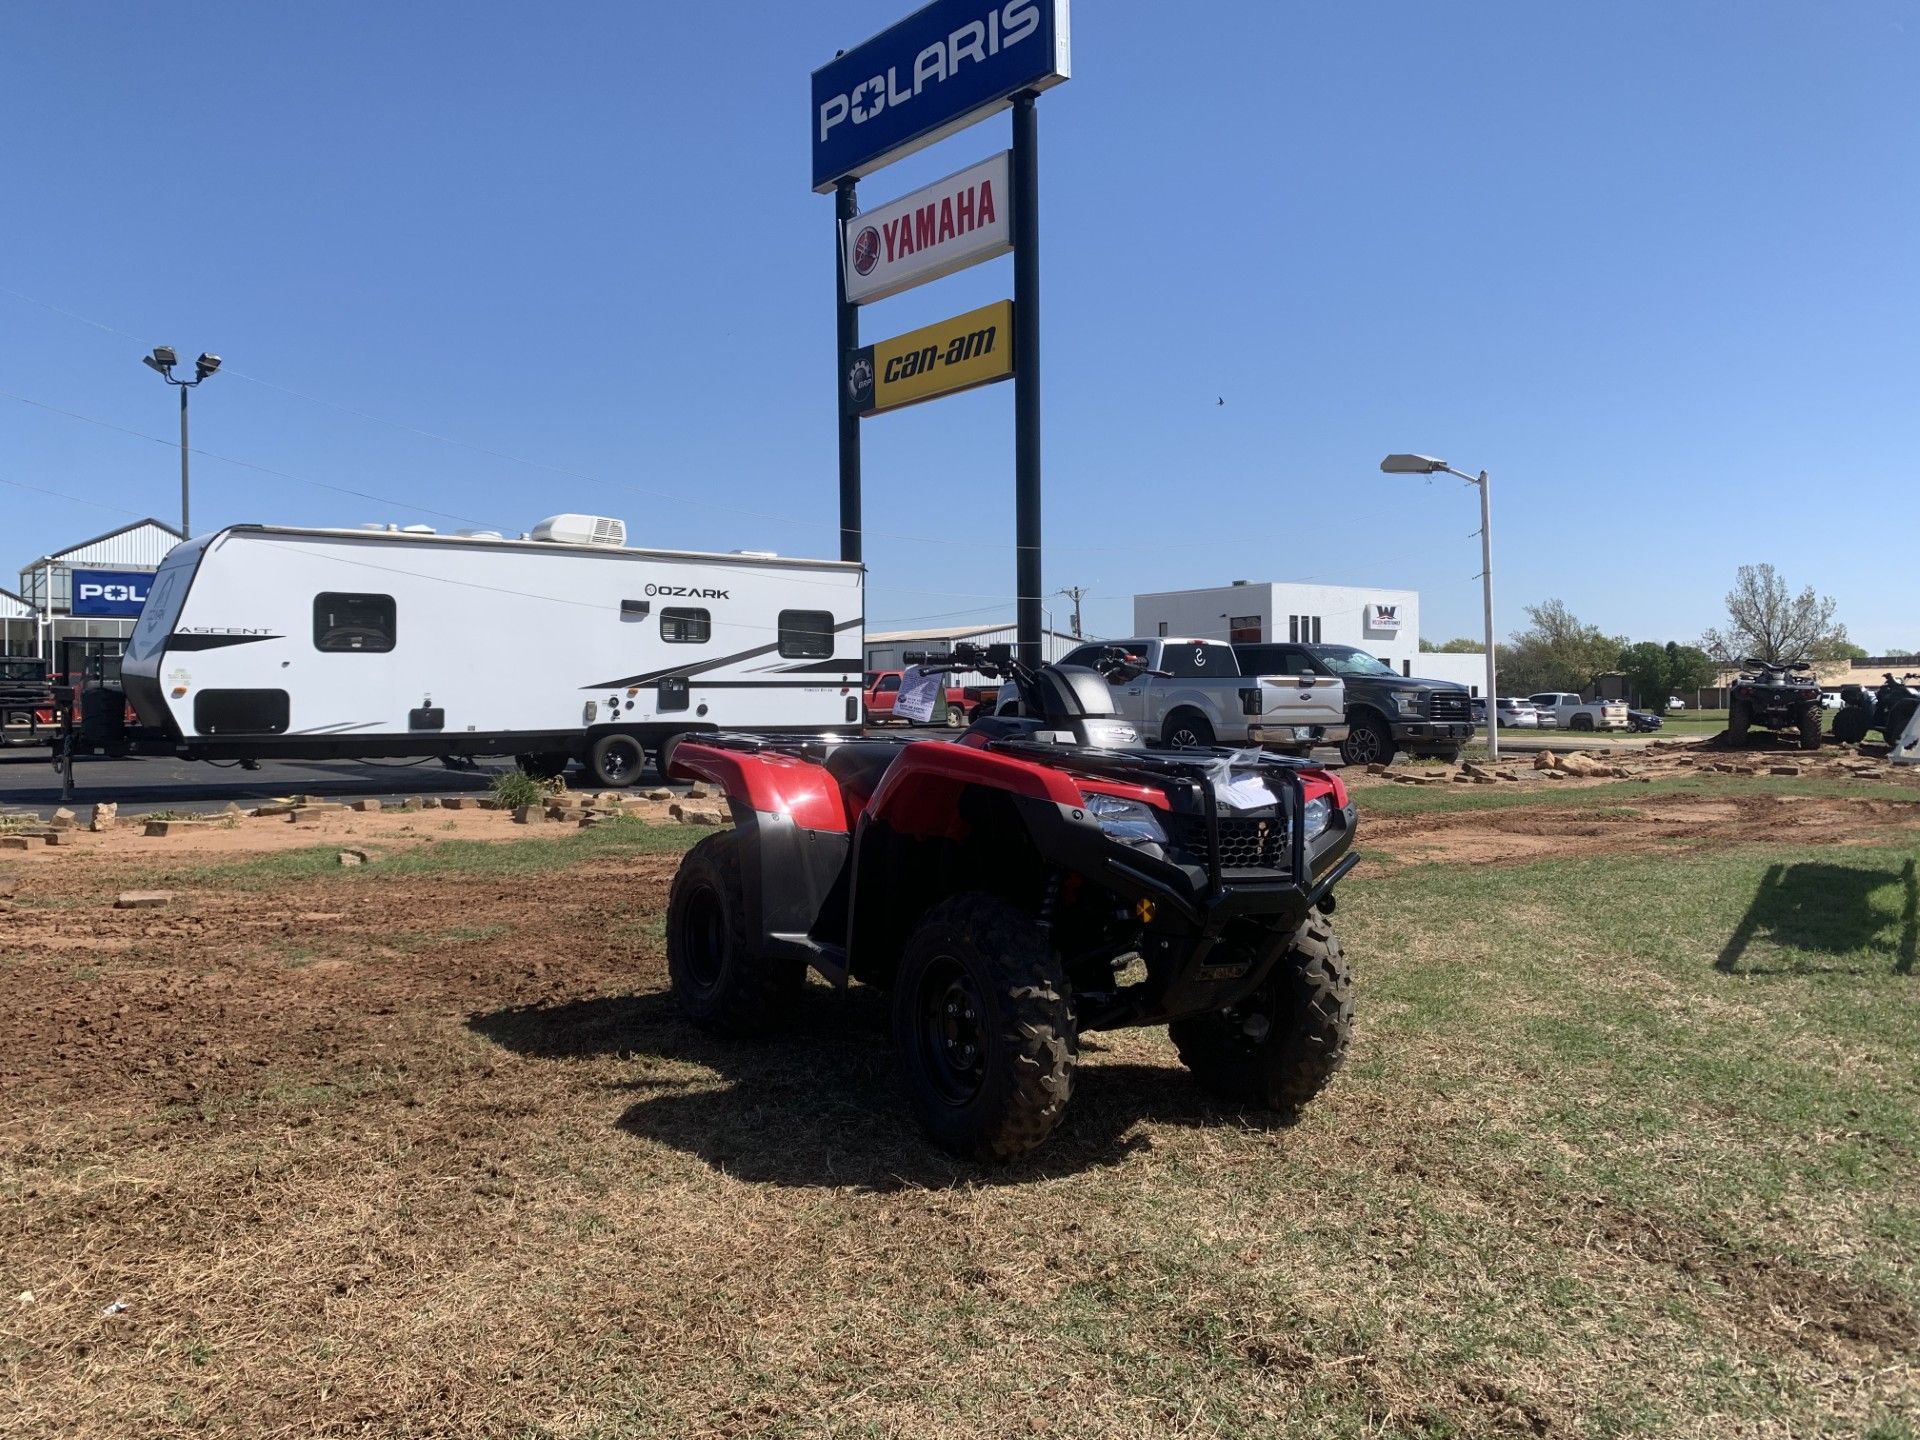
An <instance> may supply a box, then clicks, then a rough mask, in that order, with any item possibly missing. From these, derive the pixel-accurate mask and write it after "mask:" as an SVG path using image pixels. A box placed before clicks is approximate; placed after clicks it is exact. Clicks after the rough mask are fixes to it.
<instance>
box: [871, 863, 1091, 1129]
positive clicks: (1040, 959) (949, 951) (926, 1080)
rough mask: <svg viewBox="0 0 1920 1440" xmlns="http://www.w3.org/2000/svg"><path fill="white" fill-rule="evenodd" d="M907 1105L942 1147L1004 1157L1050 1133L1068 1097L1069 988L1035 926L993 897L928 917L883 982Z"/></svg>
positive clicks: (943, 906) (964, 898)
mask: <svg viewBox="0 0 1920 1440" xmlns="http://www.w3.org/2000/svg"><path fill="white" fill-rule="evenodd" d="M893 1041H894V1047H895V1048H896V1049H897V1050H898V1052H899V1055H900V1067H901V1070H902V1072H903V1073H904V1076H905V1079H906V1086H907V1099H908V1100H909V1101H910V1102H911V1104H912V1106H913V1111H914V1114H915V1116H917V1117H918V1119H919V1121H920V1124H921V1126H922V1127H923V1128H924V1129H925V1130H926V1132H927V1134H928V1135H929V1136H930V1137H931V1138H932V1140H933V1142H934V1143H935V1144H936V1145H938V1146H939V1147H940V1148H941V1149H943V1150H947V1151H951V1152H952V1153H953V1154H955V1155H960V1156H963V1157H966V1158H969V1159H976V1160H1010V1159H1012V1158H1013V1157H1014V1156H1016V1155H1021V1154H1024V1153H1025V1152H1027V1151H1028V1150H1031V1149H1033V1147H1034V1146H1036V1145H1038V1144H1039V1143H1040V1142H1041V1141H1042V1140H1044V1139H1046V1138H1047V1136H1048V1135H1049V1134H1050V1133H1052V1130H1053V1127H1054V1126H1055V1125H1057V1124H1059V1122H1060V1117H1061V1115H1062V1114H1063V1113H1064V1112H1065V1110H1066V1108H1067V1101H1068V1099H1069V1098H1071V1096H1072V1094H1073V1067H1074V1059H1075V1057H1074V1022H1073V992H1072V990H1071V989H1070V988H1069V987H1068V985H1067V976H1066V971H1065V970H1064V969H1063V968H1062V967H1061V964H1060V957H1059V956H1058V955H1057V954H1056V953H1055V952H1054V948H1053V945H1052V943H1051V942H1050V941H1049V939H1048V936H1047V932H1046V930H1045V928H1044V927H1043V926H1042V925H1041V924H1040V922H1039V921H1038V920H1036V919H1035V918H1034V917H1033V916H1031V915H1029V914H1027V913H1026V912H1025V911H1023V910H1019V909H1017V908H1015V907H1014V906H1013V905H1011V904H1010V903H1008V902H1007V901H1005V900H1002V899H1001V898H1000V897H999V896H997V895H987V894H982V893H979V892H974V893H971V894H965V895H955V896H952V897H950V898H948V899H946V900H943V901H941V902H940V903H939V904H938V905H936V906H934V907H933V909H931V910H930V911H928V912H927V915H926V918H925V919H923V920H922V921H921V922H920V925H919V928H918V929H916V930H915V931H914V932H913V934H912V936H911V937H909V939H908V940H907V945H906V950H905V952H904V953H903V954H902V955H901V957H900V968H899V971H898V973H897V974H896V975H895V977H894V992H893Z"/></svg>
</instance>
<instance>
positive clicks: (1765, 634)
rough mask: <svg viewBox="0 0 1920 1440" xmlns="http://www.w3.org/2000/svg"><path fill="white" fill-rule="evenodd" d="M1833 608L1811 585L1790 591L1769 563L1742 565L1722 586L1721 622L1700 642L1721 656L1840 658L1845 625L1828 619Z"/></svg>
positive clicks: (1788, 660) (1844, 644)
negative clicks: (1724, 590) (1720, 626)
mask: <svg viewBox="0 0 1920 1440" xmlns="http://www.w3.org/2000/svg"><path fill="white" fill-rule="evenodd" d="M1835 608H1836V603H1835V601H1834V599H1833V597H1832V596H1831V595H1815V594H1814V593H1813V587H1812V586H1811V585H1809V586H1808V587H1807V588H1806V589H1804V590H1802V591H1801V592H1800V593H1799V594H1798V595H1795V594H1794V593H1793V592H1792V591H1791V590H1789V589H1788V588H1787V582H1786V581H1785V580H1783V579H1781V578H1780V575H1779V574H1778V572H1776V571H1775V570H1774V568H1773V566H1771V565H1742V566H1741V567H1740V571H1739V574H1738V575H1736V576H1735V577H1734V582H1733V589H1731V590H1729V591H1728V592H1727V628H1726V629H1725V630H1709V631H1707V633H1706V634H1705V635H1703V636H1702V637H1701V640H1700V643H1701V645H1702V646H1704V647H1705V649H1706V651H1707V653H1708V654H1710V655H1712V656H1713V658H1714V659H1716V660H1723V661H1727V662H1732V661H1737V660H1740V659H1742V658H1743V657H1745V656H1748V655H1752V656H1755V657H1756V658H1758V659H1761V660H1766V661H1770V662H1772V663H1774V664H1792V663H1793V662H1794V661H1796V660H1837V659H1841V658H1843V657H1844V655H1845V653H1846V647H1847V645H1848V641H1847V627H1846V626H1844V625H1836V624H1835V623H1834V620H1833V612H1834V610H1835Z"/></svg>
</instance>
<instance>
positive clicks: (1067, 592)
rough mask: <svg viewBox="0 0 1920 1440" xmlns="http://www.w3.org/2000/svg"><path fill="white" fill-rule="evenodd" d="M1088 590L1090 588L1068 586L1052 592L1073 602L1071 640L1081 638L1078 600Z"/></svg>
mask: <svg viewBox="0 0 1920 1440" xmlns="http://www.w3.org/2000/svg"><path fill="white" fill-rule="evenodd" d="M1089 588H1091V587H1089V586H1086V585H1069V586H1067V588H1066V589H1064V590H1056V591H1054V592H1053V593H1054V594H1056V595H1064V596H1066V597H1067V598H1068V599H1069V600H1071V601H1073V638H1074V639H1076V640H1078V639H1080V638H1081V636H1080V599H1081V597H1082V596H1084V595H1085V594H1086V593H1087V591H1088V589H1089Z"/></svg>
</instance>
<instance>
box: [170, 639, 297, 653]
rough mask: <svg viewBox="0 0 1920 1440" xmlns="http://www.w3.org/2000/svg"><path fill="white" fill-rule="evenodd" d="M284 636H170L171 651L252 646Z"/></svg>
mask: <svg viewBox="0 0 1920 1440" xmlns="http://www.w3.org/2000/svg"><path fill="white" fill-rule="evenodd" d="M286 638H287V637H286V636H284V635H169V636H168V637H167V649H169V650H182V651H185V650H221V649H224V648H226V647H227V646H229V645H251V644H252V643H253V642H254V641H256V640H284V639H286Z"/></svg>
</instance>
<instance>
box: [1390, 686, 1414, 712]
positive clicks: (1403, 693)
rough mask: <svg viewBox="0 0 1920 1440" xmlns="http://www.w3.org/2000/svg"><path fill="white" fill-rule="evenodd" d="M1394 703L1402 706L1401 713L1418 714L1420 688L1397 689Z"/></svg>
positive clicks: (1394, 693) (1394, 694)
mask: <svg viewBox="0 0 1920 1440" xmlns="http://www.w3.org/2000/svg"><path fill="white" fill-rule="evenodd" d="M1393 703H1394V704H1396V705H1398V706H1399V707H1400V713H1401V714H1402V715H1418V714H1419V713H1420V692H1419V691H1418V690H1396V691H1394V692H1393Z"/></svg>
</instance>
